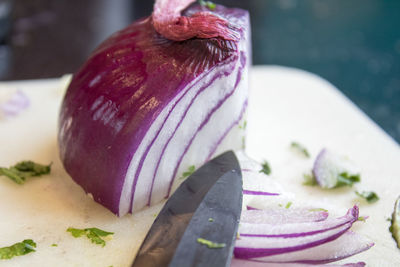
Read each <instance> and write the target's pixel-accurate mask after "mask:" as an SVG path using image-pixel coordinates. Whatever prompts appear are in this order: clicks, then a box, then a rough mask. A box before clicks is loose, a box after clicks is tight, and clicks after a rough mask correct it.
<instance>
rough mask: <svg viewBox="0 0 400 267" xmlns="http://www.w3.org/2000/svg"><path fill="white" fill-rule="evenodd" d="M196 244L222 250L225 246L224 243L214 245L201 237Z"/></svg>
mask: <svg viewBox="0 0 400 267" xmlns="http://www.w3.org/2000/svg"><path fill="white" fill-rule="evenodd" d="M197 243H200V244H202V245H206V246H207V247H208V248H224V247H225V246H226V244H225V243H215V242H212V241H210V240H207V239H204V238H201V237H199V238H197Z"/></svg>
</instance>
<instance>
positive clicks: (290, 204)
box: [285, 201, 292, 209]
mask: <svg viewBox="0 0 400 267" xmlns="http://www.w3.org/2000/svg"><path fill="white" fill-rule="evenodd" d="M290 206H292V201H289V202H288V203H287V204H286V206H285V208H286V209H288V208H290Z"/></svg>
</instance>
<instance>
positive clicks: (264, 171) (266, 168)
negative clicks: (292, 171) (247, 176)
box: [260, 160, 271, 175]
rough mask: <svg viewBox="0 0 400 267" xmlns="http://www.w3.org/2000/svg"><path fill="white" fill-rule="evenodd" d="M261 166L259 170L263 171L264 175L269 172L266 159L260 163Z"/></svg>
mask: <svg viewBox="0 0 400 267" xmlns="http://www.w3.org/2000/svg"><path fill="white" fill-rule="evenodd" d="M261 167H262V169H261V170H260V172H263V173H265V174H266V175H270V174H271V167H270V166H269V163H268V161H266V160H264V161H263V163H262V164H261Z"/></svg>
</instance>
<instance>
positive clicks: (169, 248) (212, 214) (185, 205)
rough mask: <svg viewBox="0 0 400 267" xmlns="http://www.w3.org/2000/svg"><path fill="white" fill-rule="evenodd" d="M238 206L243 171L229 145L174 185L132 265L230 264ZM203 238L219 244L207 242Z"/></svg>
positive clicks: (240, 204)
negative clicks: (225, 149) (211, 245)
mask: <svg viewBox="0 0 400 267" xmlns="http://www.w3.org/2000/svg"><path fill="white" fill-rule="evenodd" d="M241 210H242V174H241V170H240V166H239V163H238V160H237V159H236V156H235V154H234V153H233V152H232V151H228V152H225V153H223V154H222V155H220V156H218V157H216V158H214V159H212V160H211V161H209V162H207V163H206V164H205V165H203V166H202V167H200V168H199V169H198V170H197V171H195V172H194V173H193V174H192V175H190V176H189V177H188V178H187V179H186V180H185V181H184V182H183V183H182V184H181V185H180V186H179V187H178V189H177V190H176V191H175V193H174V194H173V195H172V196H171V197H170V198H169V200H168V201H167V202H166V203H165V205H164V207H163V208H162V210H161V211H160V213H159V214H158V216H157V218H156V219H155V221H154V223H153V225H152V227H151V228H150V230H149V232H148V234H147V236H146V238H145V240H144V241H143V243H142V245H141V247H140V249H139V252H138V253H137V255H136V258H135V260H134V263H133V264H132V267H143V266H146V267H153V266H154V267H162V266H170V267H178V266H179V267H182V266H185V267H186V266H196V267H203V266H204V267H205V266H207V267H209V266H229V265H230V261H231V258H232V253H233V246H234V242H235V239H236V235H237V229H238V222H239V219H240V214H241ZM199 238H200V239H199ZM200 241H203V242H200ZM208 241H210V242H213V243H212V244H215V243H218V244H220V245H219V246H218V248H209V247H208V246H207V245H206V244H205V243H207V242H208ZM214 242H215V243H214Z"/></svg>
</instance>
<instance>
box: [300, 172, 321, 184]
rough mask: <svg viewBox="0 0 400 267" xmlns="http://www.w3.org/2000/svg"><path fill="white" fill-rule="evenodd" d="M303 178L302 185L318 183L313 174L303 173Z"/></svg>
mask: <svg viewBox="0 0 400 267" xmlns="http://www.w3.org/2000/svg"><path fill="white" fill-rule="evenodd" d="M303 178H304V181H303V185H309V186H316V185H317V184H318V183H317V180H316V179H315V176H314V175H313V174H307V173H305V174H303Z"/></svg>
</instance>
